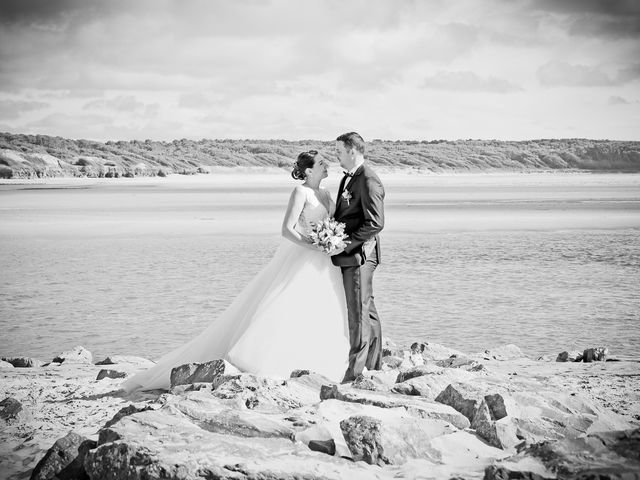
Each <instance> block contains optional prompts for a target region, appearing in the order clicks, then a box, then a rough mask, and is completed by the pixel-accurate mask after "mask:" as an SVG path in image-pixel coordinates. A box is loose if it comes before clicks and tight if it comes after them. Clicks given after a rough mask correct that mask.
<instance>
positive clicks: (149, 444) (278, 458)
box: [85, 392, 378, 480]
mask: <svg viewBox="0 0 640 480" xmlns="http://www.w3.org/2000/svg"><path fill="white" fill-rule="evenodd" d="M198 393H199V394H202V393H201V392H195V393H192V394H189V395H197V394H198ZM222 403H225V402H222ZM208 406H211V405H208ZM208 406H207V408H208ZM174 407H176V405H174ZM199 411H200V413H202V414H203V415H207V413H206V411H205V410H204V409H203V410H199ZM239 411H242V410H239ZM209 418H211V416H210V417H209ZM211 419H212V420H214V421H215V419H213V418H211ZM209 427H210V424H209V425H203V424H201V423H200V422H199V421H198V420H197V419H196V418H191V417H189V416H188V415H186V414H184V413H182V410H181V411H177V410H173V407H172V408H162V409H160V410H158V411H147V412H140V413H137V414H134V415H130V416H127V417H124V418H122V419H121V420H120V421H119V422H118V423H116V424H115V425H113V426H112V427H110V428H109V429H108V430H109V431H108V432H104V431H101V432H100V437H99V441H98V447H97V448H96V449H94V450H91V451H90V452H89V453H88V454H87V456H86V458H85V468H86V471H87V474H88V475H89V477H90V478H96V479H97V478H112V479H119V478H126V479H129V480H143V479H145V480H148V479H151V478H172V479H177V478H185V479H186V478H216V479H223V480H232V479H233V480H238V479H247V480H248V479H255V480H258V479H264V480H267V479H290V480H293V479H295V478H306V479H316V478H317V479H320V478H326V479H336V480H337V479H340V478H349V479H353V480H360V479H362V480H364V479H370V478H376V477H378V472H377V470H376V468H375V467H371V466H369V465H366V464H363V463H353V462H351V461H349V460H344V459H341V458H339V457H332V456H329V455H325V454H322V453H319V452H314V451H311V450H310V449H309V448H308V447H307V446H306V445H304V444H302V443H296V442H293V441H292V440H291V439H289V438H284V437H282V436H276V437H273V436H272V437H260V436H245V435H237V434H234V433H231V432H229V431H227V432H225V433H218V432H216V431H211V430H210V429H209Z"/></svg>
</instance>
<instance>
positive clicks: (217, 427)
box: [161, 392, 295, 439]
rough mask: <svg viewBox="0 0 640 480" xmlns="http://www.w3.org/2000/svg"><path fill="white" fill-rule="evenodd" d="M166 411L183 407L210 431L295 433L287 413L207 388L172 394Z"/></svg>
mask: <svg viewBox="0 0 640 480" xmlns="http://www.w3.org/2000/svg"><path fill="white" fill-rule="evenodd" d="M161 410H162V411H165V410H168V411H170V412H172V413H173V412H176V411H179V412H181V413H183V414H184V415H186V416H187V417H189V419H190V420H191V421H192V422H193V423H194V424H197V425H199V426H200V427H201V428H204V429H205V430H207V431H209V432H215V433H223V434H228V435H236V436H241V437H260V438H288V439H293V438H294V436H295V434H294V430H293V429H292V428H291V422H289V421H288V420H287V419H286V418H285V416H284V415H273V414H271V412H269V413H263V412H260V411H257V410H254V409H246V408H242V406H241V405H239V404H238V403H237V402H233V401H232V402H229V401H225V400H221V399H218V398H215V397H212V396H211V395H210V394H208V393H206V392H190V393H188V394H185V395H182V396H179V397H178V396H174V395H171V396H168V397H167V400H166V403H165V404H164V405H163V406H162V407H161Z"/></svg>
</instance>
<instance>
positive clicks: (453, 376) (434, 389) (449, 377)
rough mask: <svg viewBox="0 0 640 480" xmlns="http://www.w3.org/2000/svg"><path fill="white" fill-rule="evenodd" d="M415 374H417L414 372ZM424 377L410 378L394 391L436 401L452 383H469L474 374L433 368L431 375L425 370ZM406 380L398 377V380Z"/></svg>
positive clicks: (396, 386) (398, 384) (398, 385)
mask: <svg viewBox="0 0 640 480" xmlns="http://www.w3.org/2000/svg"><path fill="white" fill-rule="evenodd" d="M414 373H415V372H414ZM421 373H425V374H424V375H420V376H415V377H412V378H409V380H406V381H404V382H402V383H397V384H396V385H394V386H393V389H392V390H393V391H394V392H397V393H402V394H404V395H418V396H421V397H424V398H426V399H428V400H431V401H435V400H436V398H437V397H438V395H440V393H442V391H443V390H444V389H445V388H447V386H449V385H450V384H451V383H457V382H468V381H469V380H471V379H472V378H473V374H471V373H469V372H467V371H465V370H459V369H452V368H441V367H436V366H432V367H431V370H430V373H426V371H425V370H423V371H422V372H421ZM401 378H404V377H402V376H400V375H398V379H401Z"/></svg>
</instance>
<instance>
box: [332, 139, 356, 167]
mask: <svg viewBox="0 0 640 480" xmlns="http://www.w3.org/2000/svg"><path fill="white" fill-rule="evenodd" d="M336 155H337V157H338V161H339V162H340V166H341V167H342V168H344V169H345V170H351V169H352V168H353V166H354V165H355V158H354V155H353V151H352V150H351V149H347V148H346V147H345V146H344V142H341V141H340V140H338V141H336Z"/></svg>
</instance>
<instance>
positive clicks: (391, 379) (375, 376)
mask: <svg viewBox="0 0 640 480" xmlns="http://www.w3.org/2000/svg"><path fill="white" fill-rule="evenodd" d="M398 373H400V372H398V370H389V369H384V370H370V371H368V372H367V374H366V376H367V377H368V378H370V379H371V380H373V381H374V382H376V383H379V384H380V385H385V386H387V387H392V386H394V385H395V384H396V379H397V378H398Z"/></svg>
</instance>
